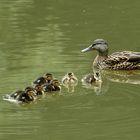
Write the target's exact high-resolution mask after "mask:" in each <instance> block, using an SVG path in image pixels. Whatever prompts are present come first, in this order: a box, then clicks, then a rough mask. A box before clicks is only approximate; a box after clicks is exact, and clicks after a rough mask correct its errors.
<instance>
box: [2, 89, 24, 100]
mask: <svg viewBox="0 0 140 140" xmlns="http://www.w3.org/2000/svg"><path fill="white" fill-rule="evenodd" d="M22 92H23V90H16V91H14V92H12V93H10V94H6V95H5V96H4V99H13V100H16V98H17V97H18V96H19V95H20V94H21V93H22Z"/></svg>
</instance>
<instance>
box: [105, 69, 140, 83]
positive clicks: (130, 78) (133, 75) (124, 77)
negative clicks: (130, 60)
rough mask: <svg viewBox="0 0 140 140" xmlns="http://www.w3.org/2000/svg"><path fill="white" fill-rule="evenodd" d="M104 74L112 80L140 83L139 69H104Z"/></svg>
mask: <svg viewBox="0 0 140 140" xmlns="http://www.w3.org/2000/svg"><path fill="white" fill-rule="evenodd" d="M103 74H104V76H105V77H106V78H107V79H108V80H110V81H112V82H118V83H123V84H136V85H139V84H140V72H139V71H104V72H103Z"/></svg>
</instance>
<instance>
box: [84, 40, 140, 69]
mask: <svg viewBox="0 0 140 140" xmlns="http://www.w3.org/2000/svg"><path fill="white" fill-rule="evenodd" d="M91 50H97V51H98V56H97V57H96V58H95V60H94V62H93V67H94V68H99V69H113V70H133V69H140V52H132V51H123V52H115V53H113V54H111V55H110V56H108V44H107V42H106V41H105V40H104V39H96V40H95V41H94V42H93V44H92V45H91V46H89V47H88V48H86V49H83V50H82V52H87V51H91Z"/></svg>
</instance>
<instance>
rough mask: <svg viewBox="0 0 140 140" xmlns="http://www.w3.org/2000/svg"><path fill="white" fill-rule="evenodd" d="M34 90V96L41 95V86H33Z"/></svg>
mask: <svg viewBox="0 0 140 140" xmlns="http://www.w3.org/2000/svg"><path fill="white" fill-rule="evenodd" d="M34 89H35V90H36V95H43V94H44V91H43V86H42V85H35V87H34Z"/></svg>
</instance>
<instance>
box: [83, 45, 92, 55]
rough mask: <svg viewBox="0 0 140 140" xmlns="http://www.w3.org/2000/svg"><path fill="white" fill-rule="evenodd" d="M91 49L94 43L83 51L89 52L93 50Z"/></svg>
mask: <svg viewBox="0 0 140 140" xmlns="http://www.w3.org/2000/svg"><path fill="white" fill-rule="evenodd" d="M91 50H93V47H92V45H90V46H89V47H87V48H85V49H83V50H81V52H82V53H84V52H89V51H91Z"/></svg>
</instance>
